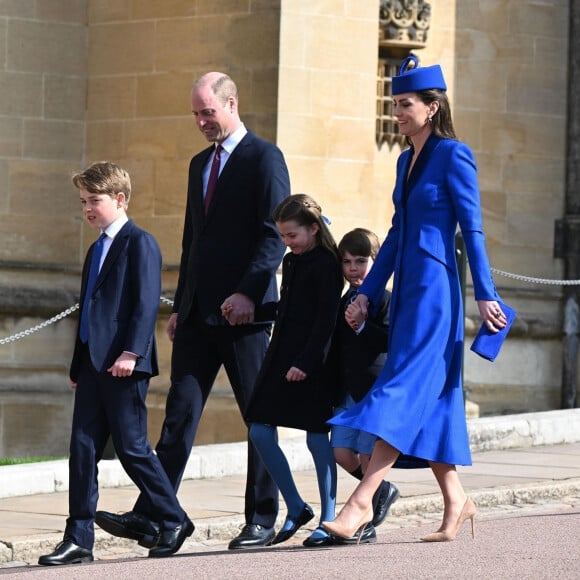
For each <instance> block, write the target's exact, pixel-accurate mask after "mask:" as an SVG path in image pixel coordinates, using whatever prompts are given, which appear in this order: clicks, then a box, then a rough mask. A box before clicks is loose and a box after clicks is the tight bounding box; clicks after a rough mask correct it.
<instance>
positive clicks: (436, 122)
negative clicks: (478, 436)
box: [417, 89, 457, 139]
mask: <svg viewBox="0 0 580 580" xmlns="http://www.w3.org/2000/svg"><path fill="white" fill-rule="evenodd" d="M417 95H418V96H419V98H420V99H421V101H422V102H423V103H424V104H425V105H430V104H431V103H434V102H437V103H439V108H438V109H437V112H436V113H435V114H434V115H433V117H432V118H431V125H432V127H433V133H435V135H436V136H437V137H441V138H442V139H457V136H456V135H455V129H454V127H453V119H452V118H451V105H450V104H449V99H448V98H447V93H446V92H445V91H442V90H441V89H428V90H426V91H418V92H417Z"/></svg>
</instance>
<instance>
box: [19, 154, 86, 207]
mask: <svg viewBox="0 0 580 580" xmlns="http://www.w3.org/2000/svg"><path fill="white" fill-rule="evenodd" d="M75 169H76V163H71V162H65V161H40V160H29V159H15V160H13V161H11V163H10V198H11V208H12V210H13V211H14V212H15V213H17V214H21V215H29V216H33V215H42V216H47V215H55V216H70V217H71V218H75V217H77V216H79V215H80V211H81V205H80V203H79V195H78V191H77V190H76V188H75V187H74V186H73V185H72V183H71V180H70V178H71V175H72V173H73V170H75Z"/></svg>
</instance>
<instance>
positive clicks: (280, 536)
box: [272, 503, 314, 545]
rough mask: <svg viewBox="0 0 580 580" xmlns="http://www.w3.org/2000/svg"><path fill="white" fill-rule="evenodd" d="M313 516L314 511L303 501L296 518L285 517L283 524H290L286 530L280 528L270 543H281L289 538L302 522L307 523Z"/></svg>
mask: <svg viewBox="0 0 580 580" xmlns="http://www.w3.org/2000/svg"><path fill="white" fill-rule="evenodd" d="M313 517H314V512H313V511H312V508H311V507H310V506H309V505H308V504H307V503H305V504H304V507H303V508H302V511H301V512H300V515H299V516H298V517H297V518H296V521H294V520H293V519H292V518H288V517H287V518H286V521H285V522H284V526H285V525H286V524H287V523H291V524H292V525H291V526H290V527H289V528H287V529H286V530H280V531H279V532H278V533H277V534H276V537H275V538H274V540H272V545H274V544H281V543H282V542H285V541H286V540H289V539H290V538H291V537H292V536H293V535H294V534H295V533H296V532H297V531H298V528H300V527H301V526H303V525H304V524H307V523H308V522H309V521H310V520H311V519H312V518H313Z"/></svg>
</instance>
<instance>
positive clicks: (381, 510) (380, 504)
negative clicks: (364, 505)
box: [371, 481, 401, 527]
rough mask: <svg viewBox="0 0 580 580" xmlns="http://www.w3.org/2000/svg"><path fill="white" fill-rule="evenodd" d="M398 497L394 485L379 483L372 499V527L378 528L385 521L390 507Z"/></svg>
mask: <svg viewBox="0 0 580 580" xmlns="http://www.w3.org/2000/svg"><path fill="white" fill-rule="evenodd" d="M400 495H401V494H400V493H399V490H398V489H397V486H396V485H395V484H394V483H389V482H388V481H383V482H382V483H381V485H380V486H379V489H378V490H377V491H376V492H375V497H374V498H373V505H374V506H375V507H374V509H373V519H372V521H371V523H372V524H373V526H375V527H376V526H380V525H381V524H382V523H383V522H384V521H385V518H386V517H387V516H388V515H389V510H390V509H391V506H392V505H393V504H394V503H395V502H396V501H397V500H398V499H399V496H400ZM375 498H376V505H375V501H374V500H375Z"/></svg>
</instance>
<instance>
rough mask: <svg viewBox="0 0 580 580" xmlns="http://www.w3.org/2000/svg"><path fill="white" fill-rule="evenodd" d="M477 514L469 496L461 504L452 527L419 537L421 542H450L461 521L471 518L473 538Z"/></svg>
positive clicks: (454, 536)
mask: <svg viewBox="0 0 580 580" xmlns="http://www.w3.org/2000/svg"><path fill="white" fill-rule="evenodd" d="M476 514H477V509H476V508H475V504H474V503H473V501H472V500H471V499H470V498H467V499H466V500H465V503H464V504H463V509H462V510H461V513H460V514H459V517H458V518H457V522H456V523H455V527H454V528H450V529H447V530H441V531H439V532H433V533H432V534H428V535H426V536H425V537H423V538H421V541H423V542H452V541H453V540H454V539H455V538H456V536H457V532H459V528H461V526H462V525H463V522H464V521H465V520H466V519H470V520H471V537H472V538H475V515H476Z"/></svg>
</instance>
